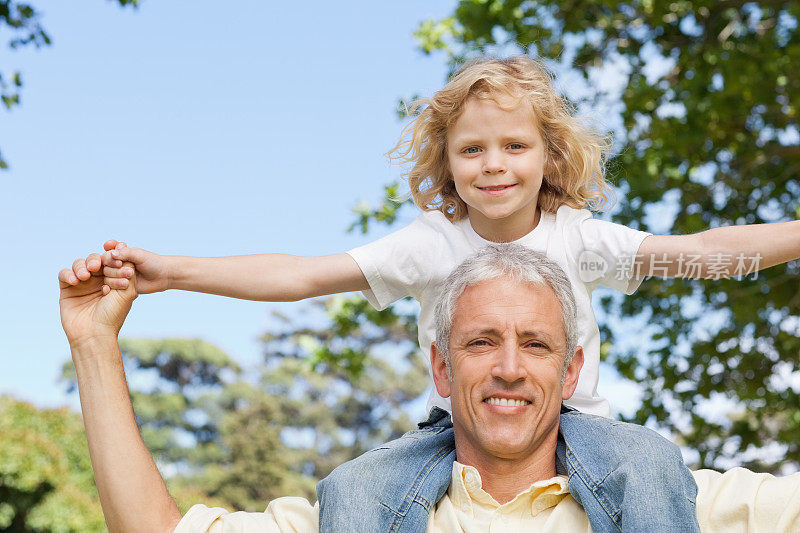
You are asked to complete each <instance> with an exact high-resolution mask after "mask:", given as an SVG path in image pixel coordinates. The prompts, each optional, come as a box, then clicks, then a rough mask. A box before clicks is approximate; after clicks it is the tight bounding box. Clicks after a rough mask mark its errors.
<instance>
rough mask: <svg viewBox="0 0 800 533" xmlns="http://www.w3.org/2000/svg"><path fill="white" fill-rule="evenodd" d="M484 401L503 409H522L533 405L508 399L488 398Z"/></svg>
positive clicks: (524, 401)
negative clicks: (524, 406)
mask: <svg viewBox="0 0 800 533" xmlns="http://www.w3.org/2000/svg"><path fill="white" fill-rule="evenodd" d="M484 401H485V402H486V403H488V404H490V405H501V406H503V407H521V406H523V405H528V404H529V403H531V402H529V401H526V400H509V399H508V398H486V400H484Z"/></svg>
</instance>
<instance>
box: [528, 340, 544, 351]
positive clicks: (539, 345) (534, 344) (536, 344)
mask: <svg viewBox="0 0 800 533" xmlns="http://www.w3.org/2000/svg"><path fill="white" fill-rule="evenodd" d="M528 347H529V348H544V349H545V350H546V349H547V345H546V344H544V343H543V342H538V341H536V342H529V343H528Z"/></svg>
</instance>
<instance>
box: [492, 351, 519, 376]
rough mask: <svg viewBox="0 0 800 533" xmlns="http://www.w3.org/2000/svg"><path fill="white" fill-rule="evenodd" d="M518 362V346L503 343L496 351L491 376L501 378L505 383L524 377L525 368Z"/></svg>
mask: <svg viewBox="0 0 800 533" xmlns="http://www.w3.org/2000/svg"><path fill="white" fill-rule="evenodd" d="M520 363H521V361H520V353H519V348H518V347H517V346H514V345H508V346H505V345H504V346H502V347H501V349H500V350H498V352H497V355H496V359H495V362H494V366H493V367H492V377H495V378H498V379H502V380H503V381H505V382H507V383H514V382H515V381H519V380H521V379H524V377H525V370H524V369H523V368H522V365H521V364H520Z"/></svg>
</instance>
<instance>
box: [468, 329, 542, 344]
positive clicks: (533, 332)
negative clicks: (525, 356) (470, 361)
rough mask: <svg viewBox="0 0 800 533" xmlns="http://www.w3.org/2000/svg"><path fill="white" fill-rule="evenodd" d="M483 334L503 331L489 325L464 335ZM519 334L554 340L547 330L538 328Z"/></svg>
mask: <svg viewBox="0 0 800 533" xmlns="http://www.w3.org/2000/svg"><path fill="white" fill-rule="evenodd" d="M482 335H489V336H500V335H501V333H500V330H499V329H497V328H492V327H487V328H481V329H477V330H470V331H466V332H464V335H463V336H464V337H472V338H474V337H480V336H482ZM519 336H520V337H521V338H523V339H532V338H533V339H541V340H545V341H548V342H553V338H552V336H551V335H550V334H549V333H547V332H545V331H541V330H537V329H527V330H525V331H523V332H521V333H520V334H519Z"/></svg>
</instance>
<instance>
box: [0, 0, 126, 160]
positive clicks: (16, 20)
mask: <svg viewBox="0 0 800 533" xmlns="http://www.w3.org/2000/svg"><path fill="white" fill-rule="evenodd" d="M115 1H116V2H118V3H119V5H120V6H123V7H124V6H127V5H131V6H133V7H138V5H139V0H115ZM40 22H41V21H40V13H39V12H38V11H36V9H35V8H34V7H33V6H32V5H31V4H28V3H26V2H15V1H13V0H0V28H5V29H6V30H7V31H9V33H10V34H11V38H10V39H9V41H8V46H9V48H11V49H12V50H14V49H17V48H20V47H23V46H34V47H36V48H41V47H43V46H49V45H50V44H52V41H51V39H50V36H49V35H48V34H47V32H46V31H45V30H44V28H43V27H42V25H41V23H40ZM21 88H22V75H21V74H20V72H19V71H13V72H11V74H7V73H4V72H3V71H0V101H2V102H3V106H4V107H5V108H6V109H7V110H9V109H11V108H12V107H14V106H16V105H19V103H20V96H19V91H20V89H21ZM7 168H8V163H7V162H6V161H5V160H3V156H2V152H0V169H7Z"/></svg>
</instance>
